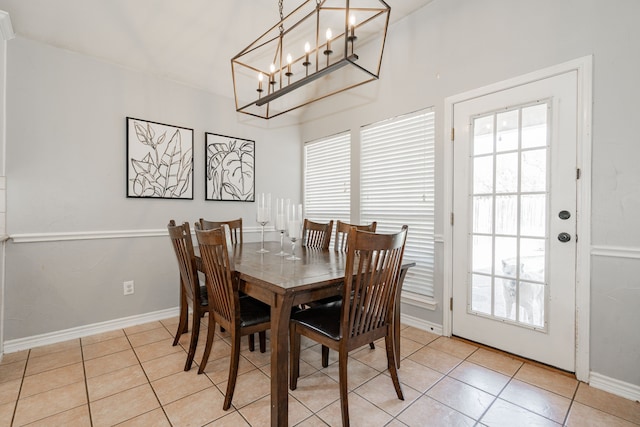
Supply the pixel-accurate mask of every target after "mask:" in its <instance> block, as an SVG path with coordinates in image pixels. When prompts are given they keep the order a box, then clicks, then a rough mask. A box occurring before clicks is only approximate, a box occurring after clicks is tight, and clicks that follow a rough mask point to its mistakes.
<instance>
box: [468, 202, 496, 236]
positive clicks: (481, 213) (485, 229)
mask: <svg viewBox="0 0 640 427" xmlns="http://www.w3.org/2000/svg"><path fill="white" fill-rule="evenodd" d="M492 212H493V197H491V196H475V197H474V198H473V232H474V233H483V234H488V233H491V231H492V229H493V227H492V225H493V215H492Z"/></svg>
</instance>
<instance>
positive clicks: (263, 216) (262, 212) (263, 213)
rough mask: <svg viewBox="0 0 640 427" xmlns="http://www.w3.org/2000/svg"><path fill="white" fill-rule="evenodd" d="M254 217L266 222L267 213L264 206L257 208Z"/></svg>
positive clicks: (267, 219) (267, 218)
mask: <svg viewBox="0 0 640 427" xmlns="http://www.w3.org/2000/svg"><path fill="white" fill-rule="evenodd" d="M256 219H257V220H258V222H268V221H269V213H268V212H267V209H266V208H258V210H257V212H256Z"/></svg>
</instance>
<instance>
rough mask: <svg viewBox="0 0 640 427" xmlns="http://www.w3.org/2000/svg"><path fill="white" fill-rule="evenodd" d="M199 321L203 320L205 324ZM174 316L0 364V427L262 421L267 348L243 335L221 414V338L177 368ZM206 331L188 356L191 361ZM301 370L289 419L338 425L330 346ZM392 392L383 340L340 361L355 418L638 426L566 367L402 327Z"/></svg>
mask: <svg viewBox="0 0 640 427" xmlns="http://www.w3.org/2000/svg"><path fill="white" fill-rule="evenodd" d="M204 322H205V323H206V320H205V321H204ZM176 326H177V319H176V318H174V319H168V320H166V321H162V322H153V323H148V324H144V325H139V326H135V327H131V328H126V329H124V330H118V331H114V332H109V333H104V334H100V335H95V336H90V337H86V338H81V339H77V340H72V341H68V342H63V343H59V344H54V345H49V346H45V347H39V348H34V349H31V350H26V351H22V352H19V353H13V354H7V355H5V356H4V358H3V361H2V363H1V364H0V427H4V426H25V425H28V426H74V427H75V426H95V427H100V426H112V425H119V426H154V427H155V426H205V425H215V426H227V425H228V426H234V427H235V426H267V425H269V403H270V401H269V362H270V356H269V352H268V351H267V353H264V354H261V353H260V352H259V351H255V352H249V350H248V348H247V340H246V338H245V339H243V340H242V344H243V350H242V355H241V361H240V368H239V376H238V382H237V386H236V391H235V395H234V399H233V406H232V408H231V409H230V410H228V411H223V410H222V403H223V400H224V395H223V391H224V390H225V387H226V382H227V372H228V363H229V348H230V347H229V344H228V341H227V337H228V335H226V334H220V333H218V336H217V337H216V342H215V344H214V348H213V350H212V353H211V357H210V359H209V363H208V365H207V369H206V371H205V373H206V375H197V366H196V365H195V364H194V367H193V368H192V369H191V371H189V372H184V371H183V370H182V369H183V366H184V362H185V359H186V352H185V346H186V345H187V344H188V342H189V341H188V340H189V335H188V334H186V335H184V336H183V337H182V338H181V341H180V345H178V346H176V347H173V346H172V345H171V344H172V340H173V338H172V334H173V333H174V331H175V329H176ZM205 336H206V329H205V330H204V331H202V335H201V337H200V339H201V341H200V345H199V346H198V352H197V354H196V361H198V362H199V361H200V357H201V354H202V350H203V347H204V338H205ZM303 346H305V348H304V350H303V351H302V355H301V359H302V360H301V377H300V379H299V381H298V388H297V390H295V391H291V392H290V393H289V422H290V425H295V426H325V425H340V399H339V391H338V383H337V380H338V369H337V361H336V359H337V358H336V354H334V353H333V352H332V353H331V359H330V363H331V364H330V366H329V367H328V368H325V369H322V367H321V364H320V348H319V346H318V345H315V344H313V343H312V342H311V341H303ZM401 346H402V347H401V349H402V350H401V351H402V363H401V365H402V366H401V369H400V371H399V375H400V380H401V382H402V386H403V392H404V396H405V400H404V401H400V400H398V399H397V397H396V395H395V391H394V388H393V384H392V382H391V379H390V377H389V375H388V372H387V371H386V356H385V351H384V346H383V343H382V342H379V343H377V346H376V349H375V350H370V349H369V347H368V346H365V347H363V348H362V349H361V350H358V351H356V352H353V353H352V356H351V357H350V359H349V390H350V393H349V408H350V415H351V424H352V425H354V426H509V427H511V426H534V425H535V426H559V425H566V426H580V427H582V426H607V427H609V426H637V425H640V403H638V402H632V401H630V400H627V399H623V398H620V397H617V396H614V395H611V394H609V393H605V392H603V391H600V390H597V389H594V388H591V387H589V386H588V385H586V384H584V383H580V382H578V381H576V379H575V378H574V377H572V376H570V375H568V374H566V373H563V372H558V371H554V370H551V369H548V368H546V367H543V366H539V365H536V364H532V363H529V362H526V361H522V360H519V359H517V358H514V357H511V356H509V355H506V354H503V353H499V352H495V351H493V350H489V349H485V348H480V347H477V346H475V345H472V344H470V343H468V342H464V341H461V340H457V339H449V338H444V337H439V336H437V335H433V334H430V333H428V332H424V331H421V330H418V329H415V328H412V327H403V329H402V344H401Z"/></svg>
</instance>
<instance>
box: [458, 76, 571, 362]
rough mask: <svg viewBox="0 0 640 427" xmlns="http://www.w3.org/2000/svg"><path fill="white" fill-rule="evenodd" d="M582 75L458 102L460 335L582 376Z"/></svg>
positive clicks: (546, 80)
mask: <svg viewBox="0 0 640 427" xmlns="http://www.w3.org/2000/svg"><path fill="white" fill-rule="evenodd" d="M576 82H577V73H576V71H571V72H566V73H563V74H560V75H557V76H554V77H549V78H545V79H542V80H538V81H535V82H533V83H528V84H526V85H521V86H517V87H514V88H511V89H507V90H502V91H499V92H495V93H491V94H488V95H484V96H481V97H477V98H474V99H471V100H467V101H464V102H459V103H456V104H454V106H453V126H454V129H455V139H454V142H453V144H454V145H453V166H454V177H453V189H454V190H453V191H454V194H453V212H454V215H455V216H454V219H455V220H454V225H453V266H452V272H453V273H452V277H453V290H452V292H453V317H452V332H453V334H454V335H457V336H460V337H464V338H467V339H470V340H473V341H476V342H480V343H483V344H486V345H489V346H492V347H496V348H499V349H502V350H505V351H508V352H511V353H514V354H518V355H521V356H523V357H527V358H530V359H533V360H537V361H540V362H543V363H546V364H549V365H552V366H556V367H559V368H562V369H565V370H568V371H574V370H575V315H576V313H575V282H576V235H575V230H576V206H577V203H576V190H577V184H576V182H577V179H578V177H577V168H576V165H577V161H576V148H577V135H576V127H577V113H576V111H577V83H576Z"/></svg>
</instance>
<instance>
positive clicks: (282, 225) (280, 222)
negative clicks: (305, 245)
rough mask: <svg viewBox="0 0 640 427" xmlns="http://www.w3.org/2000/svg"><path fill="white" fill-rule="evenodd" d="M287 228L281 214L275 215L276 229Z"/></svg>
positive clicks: (283, 216)
mask: <svg viewBox="0 0 640 427" xmlns="http://www.w3.org/2000/svg"><path fill="white" fill-rule="evenodd" d="M286 229H287V219H286V217H285V215H284V213H283V214H278V215H276V230H278V231H280V230H286Z"/></svg>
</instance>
